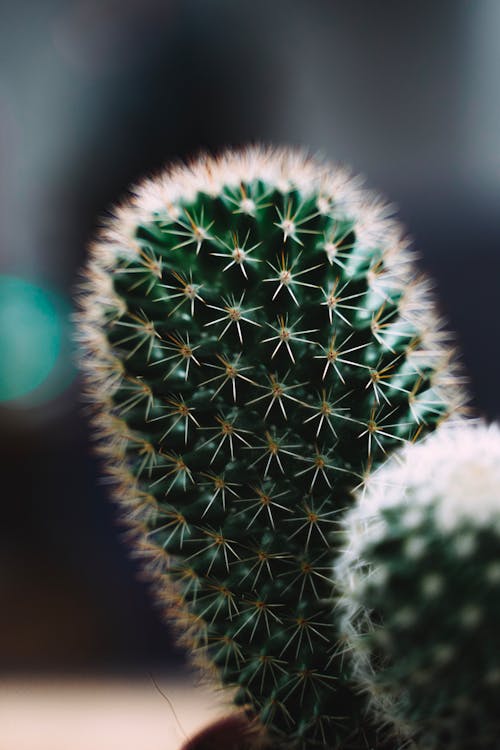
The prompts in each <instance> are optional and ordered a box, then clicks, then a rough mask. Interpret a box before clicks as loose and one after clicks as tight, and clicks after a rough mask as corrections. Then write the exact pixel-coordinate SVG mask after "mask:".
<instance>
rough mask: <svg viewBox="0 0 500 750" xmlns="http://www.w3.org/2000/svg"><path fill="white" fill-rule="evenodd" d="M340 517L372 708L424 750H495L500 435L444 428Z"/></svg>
mask: <svg viewBox="0 0 500 750" xmlns="http://www.w3.org/2000/svg"><path fill="white" fill-rule="evenodd" d="M399 458H400V459H401V461H400V462H399V461H398V462H396V461H395V460H393V459H391V460H390V461H388V462H387V464H386V465H385V466H384V467H382V469H381V470H380V471H379V472H377V473H375V474H373V475H372V477H371V480H370V482H369V483H368V487H367V491H366V494H365V496H364V497H362V498H360V500H359V503H358V505H356V506H355V507H354V508H353V509H352V510H351V511H349V513H348V514H347V516H346V517H345V527H346V534H347V539H348V545H347V547H346V550H345V551H344V553H343V554H342V555H341V556H340V557H339V558H338V562H337V566H336V572H337V576H338V580H339V581H343V582H344V586H345V594H344V598H343V606H342V609H343V611H344V615H345V622H344V626H343V630H344V632H345V633H346V635H347V637H348V639H349V642H350V644H351V646H352V648H353V653H354V659H353V661H354V663H355V664H356V673H357V677H358V679H359V682H360V684H361V686H362V687H363V688H364V689H365V690H366V691H368V693H369V694H370V695H371V696H372V704H373V707H374V709H375V710H376V711H377V712H378V713H379V715H380V716H381V717H382V718H383V719H384V720H386V721H390V722H391V723H392V724H393V725H394V726H397V727H398V728H399V729H400V731H403V732H404V733H405V734H406V735H407V736H413V737H414V738H415V739H416V741H417V744H418V747H419V748H421V749H422V750H424V749H425V750H427V748H432V750H438V748H439V750H444V749H445V748H453V750H494V748H497V747H498V737H499V736H500V719H499V717H498V695H499V688H500V635H499V634H500V553H499V549H500V429H499V428H498V427H497V426H494V425H493V426H490V427H487V426H486V425H484V424H482V423H478V424H476V423H469V424H464V425H456V426H454V428H453V429H449V428H447V427H443V428H442V430H440V431H438V432H436V433H435V434H433V435H431V436H429V437H428V438H426V440H425V441H424V442H423V443H421V444H419V445H417V446H410V447H409V448H407V449H406V450H404V451H403V455H402V456H400V457H399Z"/></svg>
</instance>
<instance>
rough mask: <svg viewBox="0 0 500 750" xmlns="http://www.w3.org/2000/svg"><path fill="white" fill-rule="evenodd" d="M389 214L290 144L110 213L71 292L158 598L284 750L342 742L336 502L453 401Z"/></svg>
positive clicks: (354, 718)
mask: <svg viewBox="0 0 500 750" xmlns="http://www.w3.org/2000/svg"><path fill="white" fill-rule="evenodd" d="M388 213H389V211H388V209H387V207H386V206H385V205H384V204H383V203H382V202H381V201H380V200H379V199H378V198H376V197H374V196H372V195H371V194H369V193H368V192H365V191H363V190H361V188H360V187H359V185H358V182H357V181H356V180H354V179H353V178H352V177H350V176H349V175H348V174H347V173H346V171H345V170H342V169H339V168H333V167H330V166H329V165H327V164H323V163H320V162H317V161H314V160H312V159H309V158H308V157H306V156H305V155H304V154H302V153H300V152H294V151H287V150H272V149H268V150H265V149H260V148H251V149H248V150H244V151H241V152H227V153H226V154H224V155H222V156H220V157H218V158H211V157H202V158H200V159H199V160H198V161H195V162H193V163H192V164H191V165H189V166H178V167H173V168H171V169H169V170H167V171H165V172H163V173H160V174H159V175H158V176H157V177H155V178H153V179H148V180H146V181H145V182H144V183H142V184H141V185H139V186H138V187H136V188H135V189H134V191H133V195H132V198H131V199H130V200H127V201H125V202H124V203H123V204H122V206H121V207H118V208H116V209H115V210H114V211H113V213H112V216H111V218H110V219H109V221H108V222H107V225H106V227H105V228H104V230H103V231H102V233H101V236H100V237H99V239H98V240H97V242H96V243H95V244H94V246H93V248H92V257H91V259H90V261H89V264H88V267H87V269H86V271H85V277H86V278H85V282H84V285H83V287H82V294H81V302H80V320H79V331H80V338H81V340H82V342H83V348H84V354H83V358H82V364H83V367H84V370H85V373H86V378H87V384H88V388H87V390H88V395H89V397H90V400H91V401H92V402H93V404H94V405H95V416H94V425H95V427H96V429H97V434H98V436H99V439H100V451H101V452H102V454H103V455H104V457H105V463H106V466H107V471H108V473H109V474H110V475H111V477H112V478H113V480H114V496H115V498H116V499H117V500H118V502H119V504H120V506H121V508H122V509H123V511H124V515H125V516H126V518H127V522H128V523H129V525H130V526H131V528H132V532H133V536H134V539H135V541H136V544H137V548H138V549H140V550H141V551H142V553H144V554H145V555H146V556H147V557H148V559H149V560H150V565H149V569H150V570H154V573H155V580H156V584H157V585H156V591H157V593H158V596H159V597H160V600H161V601H162V602H164V604H165V606H166V609H167V613H168V616H169V617H170V618H173V619H174V620H175V621H176V623H177V625H178V632H179V634H180V637H181V640H182V641H183V642H184V643H185V644H186V645H187V646H188V648H189V649H190V651H191V652H192V654H193V657H194V659H195V660H196V661H197V662H198V663H202V664H204V665H205V666H209V667H211V668H212V669H213V670H214V672H215V673H216V675H217V677H218V678H219V680H220V681H221V682H222V683H223V684H224V685H226V686H229V687H232V688H235V689H236V694H235V701H236V703H237V704H240V705H249V706H250V707H251V708H252V709H253V711H254V712H255V713H256V714H257V715H258V716H259V717H260V721H261V722H262V723H263V724H265V725H266V726H268V727H269V728H270V730H271V734H272V736H273V737H275V738H286V741H287V742H288V743H290V744H293V743H296V744H297V745H298V746H301V747H312V746H314V745H318V746H322V745H326V746H328V747H334V746H337V745H338V746H339V747H340V745H341V744H342V743H344V742H347V741H348V738H354V739H353V742H357V741H358V740H357V739H356V737H357V736H358V734H359V731H360V730H359V726H360V722H361V719H360V716H361V714H362V712H363V701H362V699H361V698H359V697H357V696H354V695H353V693H352V690H351V687H350V685H349V667H348V664H347V661H346V659H345V655H344V648H343V645H342V643H341V642H340V641H339V637H338V631H337V623H336V618H335V614H332V604H331V602H332V595H333V594H334V583H333V581H332V577H331V573H330V571H331V564H330V560H331V556H332V550H333V549H334V547H335V534H334V533H333V534H332V532H334V531H335V529H336V524H337V523H338V521H339V519H340V517H341V514H342V512H343V511H344V510H345V508H346V507H347V506H348V505H349V503H350V494H349V493H350V490H351V488H352V487H353V486H354V485H357V484H359V483H362V482H364V480H365V478H366V476H367V475H368V474H369V473H370V471H371V469H372V468H373V467H376V466H377V465H378V464H379V463H380V462H381V461H382V460H383V459H384V457H385V455H386V453H387V452H389V451H391V450H392V449H393V448H394V447H395V446H397V445H399V444H401V443H404V442H405V441H414V440H416V439H417V438H419V437H420V436H421V435H423V434H425V433H426V432H428V431H429V430H431V429H433V428H434V427H435V426H436V425H437V424H438V423H439V422H441V421H443V420H444V419H446V418H447V417H448V415H449V414H450V413H451V412H453V411H454V410H455V409H456V408H457V405H458V402H459V401H460V395H459V392H458V390H457V389H456V380H455V376H454V374H453V367H452V366H451V364H450V351H449V350H448V349H447V347H446V345H445V339H446V336H445V334H443V332H442V330H441V326H440V324H439V321H438V319H437V318H436V315H435V312H434V309H433V304H432V300H429V289H428V283H427V282H426V281H425V279H424V280H422V279H417V278H416V277H415V270H414V267H413V263H412V257H411V252H410V250H409V248H408V243H407V241H406V240H405V239H404V238H403V237H402V234H401V230H400V228H399V227H398V225H397V224H396V223H395V222H394V221H393V220H392V219H391V218H389V216H388ZM357 733H358V734H357Z"/></svg>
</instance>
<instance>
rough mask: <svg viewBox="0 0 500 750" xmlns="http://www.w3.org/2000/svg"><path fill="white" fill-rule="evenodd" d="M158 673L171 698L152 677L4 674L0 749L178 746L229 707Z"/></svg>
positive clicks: (158, 749)
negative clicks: (6, 676)
mask: <svg viewBox="0 0 500 750" xmlns="http://www.w3.org/2000/svg"><path fill="white" fill-rule="evenodd" d="M154 677H155V680H156V682H157V683H158V685H159V687H160V688H161V690H162V691H163V693H165V695H166V696H167V698H168V700H166V699H165V698H164V697H162V696H161V695H160V693H159V692H158V690H157V689H156V687H155V686H154V684H153V682H152V680H151V678H150V677H149V676H148V675H145V676H144V677H142V678H140V679H136V678H134V679H125V678H118V679H109V678H106V679H100V678H84V679H82V678H76V677H74V678H69V677H65V678H40V677H33V678H13V679H7V678H1V677H0V750H178V748H179V747H180V746H181V745H182V743H183V741H184V740H185V738H186V736H188V737H190V736H192V735H193V734H194V733H195V732H196V731H198V730H199V729H201V728H202V727H203V726H205V725H206V724H208V723H209V722H210V721H212V720H213V719H215V718H217V717H220V716H224V715H225V714H227V713H228V710H227V708H226V707H225V705H224V703H223V699H222V697H221V696H220V694H218V693H217V692H215V691H214V690H209V689H207V688H206V687H196V686H195V685H194V684H190V683H187V682H185V681H184V682H175V681H174V680H172V679H167V678H162V677H161V676H158V675H154ZM174 711H175V714H176V715H177V718H178V721H177V720H176V718H175V716H174ZM179 725H180V726H179ZM181 727H182V730H181ZM183 732H184V734H183Z"/></svg>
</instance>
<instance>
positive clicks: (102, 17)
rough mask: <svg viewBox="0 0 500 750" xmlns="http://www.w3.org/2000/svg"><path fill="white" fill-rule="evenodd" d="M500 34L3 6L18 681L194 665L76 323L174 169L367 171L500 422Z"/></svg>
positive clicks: (0, 201)
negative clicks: (236, 157)
mask: <svg viewBox="0 0 500 750" xmlns="http://www.w3.org/2000/svg"><path fill="white" fill-rule="evenodd" d="M499 33H500V4H499V3H498V2H497V0H476V2H474V3H471V2H469V1H468V0H440V2H439V3H436V2H435V0H420V2H419V3H410V2H401V0H378V1H377V2H373V0H350V2H349V3H347V2H342V0H338V1H336V0H252V2H251V3H250V2H243V1H241V2H235V0H70V1H68V0H66V1H61V0H38V1H36V0H33V2H27V1H24V0H18V2H15V3H8V2H2V3H0V461H1V465H2V475H3V479H4V481H3V483H2V491H1V496H2V522H1V524H0V671H1V674H0V677H1V678H2V679H4V681H5V680H13V681H14V682H15V681H16V680H17V681H18V682H19V680H21V682H22V680H26V679H28V678H29V679H35V677H36V679H41V678H44V679H45V678H46V679H49V677H50V676H53V677H54V679H55V677H56V676H59V677H60V676H66V677H67V676H68V675H72V676H74V675H80V676H81V677H82V679H83V677H85V678H86V679H87V678H91V679H97V678H102V679H104V678H106V677H109V678H111V677H113V679H114V678H116V679H118V680H119V681H120V680H121V681H122V682H121V683H120V684H122V683H123V682H124V681H125V682H126V681H128V680H129V679H132V677H135V678H136V679H138V680H142V681H143V684H145V685H147V689H150V696H151V700H152V701H153V700H155V701H156V700H157V698H158V696H157V695H156V694H155V693H154V689H153V688H152V687H151V684H150V678H149V673H152V674H153V675H154V676H155V677H156V678H158V676H160V677H165V679H166V680H170V679H173V678H174V677H176V676H179V675H181V674H183V673H184V670H185V665H184V660H183V656H182V654H181V653H180V652H179V651H177V650H176V649H175V648H174V646H173V641H172V635H171V633H170V631H169V629H168V627H167V626H166V625H165V624H164V623H163V622H161V620H160V616H159V613H158V612H157V611H156V610H155V607H154V605H153V603H152V601H151V599H150V596H149V592H148V589H147V585H146V584H145V583H144V582H143V581H141V579H140V575H139V570H138V567H137V565H136V563H135V562H134V561H133V560H131V559H130V558H129V557H128V553H127V549H126V547H125V545H124V544H123V542H122V540H121V538H120V533H121V532H120V530H119V528H118V527H117V526H116V524H115V521H114V511H113V507H112V505H111V503H110V501H109V498H108V495H107V489H106V485H105V484H104V483H103V482H102V480H101V479H100V470H99V466H98V464H97V462H96V460H95V459H94V457H93V456H92V452H91V448H90V440H89V430H88V426H87V424H86V421H85V408H84V405H83V404H82V402H81V398H80V383H79V380H78V376H77V374H76V372H75V369H74V366H73V364H72V356H73V352H72V349H73V347H72V344H71V322H70V321H71V318H70V313H71V309H72V295H73V292H74V288H75V285H76V284H77V283H78V272H79V268H80V267H81V265H82V263H83V262H84V261H85V256H86V246H87V244H88V242H89V241H90V240H91V238H92V236H93V233H94V232H95V230H96V227H97V225H98V223H99V217H100V216H102V215H105V214H106V210H107V209H108V208H109V206H110V205H111V204H112V203H114V202H115V201H116V200H118V199H119V198H120V197H121V196H123V194H124V193H125V191H126V189H127V186H128V185H129V184H130V183H131V182H133V181H134V180H137V179H139V178H141V177H143V176H144V175H147V174H148V173H150V172H152V171H154V170H157V169H158V168H159V167H160V166H161V165H162V164H164V163H165V162H168V161H169V160H171V159H173V158H179V157H180V158H184V157H189V156H191V155H195V154H196V153H197V152H198V151H199V150H200V149H208V150H210V151H217V150H218V149H220V148H222V147H224V146H226V145H233V146H237V145H240V144H245V143H248V142H264V143H274V144H291V145H301V146H305V147H307V148H309V149H310V151H311V152H312V153H316V152H319V153H320V154H322V155H324V156H327V157H328V158H330V159H331V160H333V161H336V162H343V163H347V164H349V165H351V166H352V167H353V169H354V170H355V171H358V172H362V173H363V174H364V175H365V176H366V178H367V184H368V186H369V187H372V188H376V189H378V190H379V191H380V192H381V193H383V194H384V195H385V196H386V197H387V198H388V199H389V200H390V201H393V202H394V203H396V204H397V206H398V207H399V213H400V217H401V219H402V221H403V222H404V224H405V225H406V228H407V230H408V231H409V233H410V234H411V235H412V236H413V238H414V242H415V245H416V247H417V248H418V250H419V251H420V255H421V265H422V268H424V269H426V270H427V271H428V272H429V273H430V274H431V275H432V277H433V278H434V280H435V282H436V287H437V292H438V295H439V298H440V301H441V311H442V312H443V313H444V315H445V316H446V317H447V319H448V321H449V327H450V328H451V329H452V330H454V331H455V332H456V334H457V341H458V343H459V345H460V347H461V349H462V352H463V362H464V366H465V369H466V372H467V373H468V376H469V379H470V389H471V392H472V394H473V404H474V406H475V408H476V409H477V412H478V413H479V414H482V415H485V416H487V417H488V418H491V419H493V418H496V417H498V416H499V415H500V396H499V391H498V383H499V382H500V353H499V348H498V342H499V341H500V315H499V314H498V312H497V305H498V299H499V283H500V282H499V280H500V247H499V243H500V211H499V199H500V91H499V86H500V45H499V44H498V38H499ZM148 681H149V682H148ZM16 684H18V683H16ZM19 684H21V683H19ZM22 684H25V682H24V683H22ZM141 684H142V683H141ZM148 695H149V694H148ZM161 710H162V711H165V710H166V708H165V703H162V704H161ZM4 731H5V724H4ZM2 741H3V742H4V743H5V742H6V741H5V737H3V740H2V730H1V729H0V750H4V745H3V744H2ZM7 746H8V745H7V744H5V748H7ZM21 746H22V743H21V744H19V743H18V745H17V750H19V749H20V748H21ZM119 746H120V748H125V745H124V744H120V745H119ZM136 746H137V745H136ZM174 746H175V745H172V747H174ZM32 747H33V748H35V747H36V748H38V747H42V745H38V744H36V743H35V744H33V745H30V746H28V744H27V745H26V748H27V750H31V748H32ZM55 747H56V745H54V744H52V748H53V750H54V749H55ZM66 747H67V748H68V750H72V748H73V747H75V748H76V747H77V745H76V744H73V745H66ZM78 747H80V745H78ZM82 747H83V745H82ZM89 747H90V745H89ZM92 747H95V748H96V747H97V744H94V745H92ZM106 747H107V748H108V750H109V748H112V747H114V745H112V744H109V742H108V744H107V745H106ZM117 747H118V745H117ZM126 747H127V748H128V745H126ZM146 747H148V748H149V747H163V748H167V747H169V745H167V744H165V742H163V744H158V745H153V744H151V745H147V743H146V744H143V745H142V750H146ZM11 748H12V745H10V746H9V750H11ZM22 749H23V750H24V746H22Z"/></svg>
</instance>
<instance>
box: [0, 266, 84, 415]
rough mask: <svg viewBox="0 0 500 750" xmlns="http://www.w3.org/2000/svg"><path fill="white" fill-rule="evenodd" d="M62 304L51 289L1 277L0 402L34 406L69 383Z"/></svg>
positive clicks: (66, 337) (4, 276)
mask: <svg viewBox="0 0 500 750" xmlns="http://www.w3.org/2000/svg"><path fill="white" fill-rule="evenodd" d="M64 308H65V305H64V302H63V300H62V299H60V298H59V296H58V295H56V294H54V293H53V292H49V291H47V290H45V289H43V288H42V287H40V286H38V285H36V284H33V283H31V282H29V281H27V280H25V279H22V278H18V277H16V276H8V275H0V402H3V403H5V402H14V403H18V404H19V405H24V404H25V403H26V405H28V404H30V405H31V404H38V403H40V402H44V401H47V400H49V399H51V398H53V397H54V396H55V395H57V393H58V392H60V391H61V390H62V389H63V388H64V387H65V386H66V385H67V384H68V382H69V380H70V379H71V375H70V372H71V370H72V365H71V358H70V357H69V356H68V357H63V352H64V350H65V349H67V347H68V339H69V337H68V330H67V326H68V316H67V315H65V309H64ZM61 360H64V361H61ZM7 405H8V404H7Z"/></svg>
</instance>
